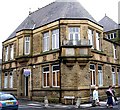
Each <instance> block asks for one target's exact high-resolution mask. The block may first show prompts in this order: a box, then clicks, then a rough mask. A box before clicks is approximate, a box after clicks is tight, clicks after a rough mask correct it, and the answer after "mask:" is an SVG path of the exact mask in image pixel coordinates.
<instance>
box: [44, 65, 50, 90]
mask: <svg viewBox="0 0 120 110" xmlns="http://www.w3.org/2000/svg"><path fill="white" fill-rule="evenodd" d="M44 68H49V66H44V67H42V73H43V75H42V78H43V80H42V85H43V88H48V87H50V82H49V80H50V79H49V77H50V70H49V71H44ZM49 69H50V68H49ZM44 75H45V76H47V77H45V76H44ZM44 78H46V79H44Z"/></svg>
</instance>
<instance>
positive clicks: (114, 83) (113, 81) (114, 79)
mask: <svg viewBox="0 0 120 110" xmlns="http://www.w3.org/2000/svg"><path fill="white" fill-rule="evenodd" d="M112 85H116V74H115V67H112Z"/></svg>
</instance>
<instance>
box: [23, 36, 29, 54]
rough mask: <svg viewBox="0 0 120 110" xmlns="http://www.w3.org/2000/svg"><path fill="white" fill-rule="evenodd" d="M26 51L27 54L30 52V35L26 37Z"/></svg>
mask: <svg viewBox="0 0 120 110" xmlns="http://www.w3.org/2000/svg"><path fill="white" fill-rule="evenodd" d="M24 53H25V55H28V54H30V36H26V37H25V44H24Z"/></svg>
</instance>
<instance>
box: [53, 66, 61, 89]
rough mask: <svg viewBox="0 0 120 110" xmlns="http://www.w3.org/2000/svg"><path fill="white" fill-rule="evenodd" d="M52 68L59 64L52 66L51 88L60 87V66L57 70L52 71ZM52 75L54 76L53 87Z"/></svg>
mask: <svg viewBox="0 0 120 110" xmlns="http://www.w3.org/2000/svg"><path fill="white" fill-rule="evenodd" d="M54 66H59V64H56V65H52V87H60V66H59V70H53V68H54ZM53 73H54V74H55V85H54V77H53Z"/></svg>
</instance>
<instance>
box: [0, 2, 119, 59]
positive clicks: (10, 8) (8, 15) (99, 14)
mask: <svg viewBox="0 0 120 110" xmlns="http://www.w3.org/2000/svg"><path fill="white" fill-rule="evenodd" d="M53 1H55V0H1V1H0V59H1V58H2V42H3V41H4V40H6V39H7V38H8V37H9V35H10V34H11V33H12V32H13V31H14V30H15V29H16V28H17V26H18V25H19V24H20V23H21V22H22V21H23V20H24V19H25V18H26V17H27V16H28V14H29V11H32V12H33V11H35V10H37V9H38V8H41V7H43V6H45V5H48V4H49V3H51V2H53ZM63 1H64V0H63ZM78 1H79V2H80V3H81V4H82V5H83V7H84V8H85V9H86V10H87V11H88V12H89V13H90V14H91V15H92V16H93V18H94V19H95V20H96V21H99V20H100V19H102V18H103V17H104V16H105V14H106V15H107V16H109V17H110V18H111V19H113V20H114V21H115V22H117V23H118V2H119V0H78Z"/></svg>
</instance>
